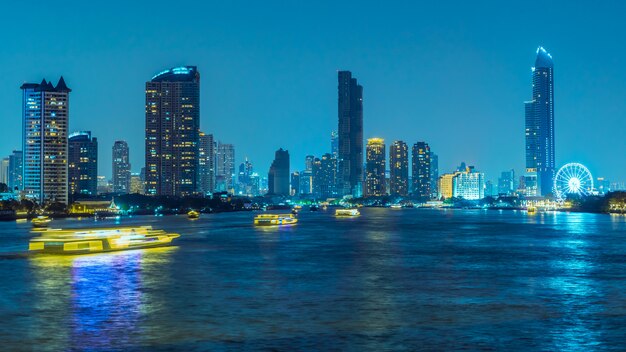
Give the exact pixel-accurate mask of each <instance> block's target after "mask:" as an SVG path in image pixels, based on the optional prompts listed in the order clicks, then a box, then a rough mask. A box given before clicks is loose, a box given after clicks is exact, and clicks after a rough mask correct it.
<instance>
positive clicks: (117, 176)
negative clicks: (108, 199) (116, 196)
mask: <svg viewBox="0 0 626 352" xmlns="http://www.w3.org/2000/svg"><path fill="white" fill-rule="evenodd" d="M112 152H113V155H112V156H113V158H112V160H113V164H112V169H111V170H112V171H113V192H114V193H122V194H126V193H129V192H130V191H131V189H130V178H131V175H130V159H129V151H128V143H126V141H115V142H114V143H113V150H112Z"/></svg>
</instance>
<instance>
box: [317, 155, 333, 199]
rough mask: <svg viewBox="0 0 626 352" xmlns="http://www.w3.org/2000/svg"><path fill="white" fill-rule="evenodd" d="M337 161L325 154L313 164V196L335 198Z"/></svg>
mask: <svg viewBox="0 0 626 352" xmlns="http://www.w3.org/2000/svg"><path fill="white" fill-rule="evenodd" d="M336 186H337V159H335V158H333V155H332V154H329V153H326V154H324V155H322V158H321V159H317V158H316V159H315V163H314V164H313V189H314V192H313V193H314V194H315V196H317V197H319V198H320V199H328V198H332V197H336V196H337V191H336V188H335V187H336Z"/></svg>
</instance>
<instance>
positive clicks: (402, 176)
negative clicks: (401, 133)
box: [389, 141, 409, 196]
mask: <svg viewBox="0 0 626 352" xmlns="http://www.w3.org/2000/svg"><path fill="white" fill-rule="evenodd" d="M389 193H391V194H392V195H399V196H406V195H407V194H408V193H409V148H408V147H407V145H406V143H404V142H403V141H395V142H393V144H392V145H391V146H390V147H389Z"/></svg>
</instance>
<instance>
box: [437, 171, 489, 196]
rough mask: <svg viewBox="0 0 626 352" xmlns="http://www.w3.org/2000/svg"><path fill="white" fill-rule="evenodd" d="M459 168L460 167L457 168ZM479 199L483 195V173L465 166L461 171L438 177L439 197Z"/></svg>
mask: <svg viewBox="0 0 626 352" xmlns="http://www.w3.org/2000/svg"><path fill="white" fill-rule="evenodd" d="M459 169H460V168H459ZM452 197H454V198H463V199H465V200H479V199H482V198H484V197H485V174H483V173H481V172H477V171H475V170H474V167H473V166H466V167H465V170H463V171H456V172H454V173H451V174H443V175H441V177H439V198H452Z"/></svg>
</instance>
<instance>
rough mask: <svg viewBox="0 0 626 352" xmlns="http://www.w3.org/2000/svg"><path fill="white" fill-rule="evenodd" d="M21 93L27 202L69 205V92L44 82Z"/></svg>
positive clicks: (25, 87)
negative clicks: (28, 200)
mask: <svg viewBox="0 0 626 352" xmlns="http://www.w3.org/2000/svg"><path fill="white" fill-rule="evenodd" d="M21 89H22V126H23V131H22V151H23V163H22V167H23V175H22V182H23V185H24V192H25V196H26V197H27V198H30V199H32V200H35V201H37V202H39V203H40V204H43V203H46V202H61V203H64V204H67V203H68V188H67V186H68V182H67V181H68V180H67V158H68V155H67V153H68V147H67V137H68V128H69V95H70V92H71V89H69V88H68V87H67V85H66V84H65V80H64V79H63V77H61V79H59V82H58V83H57V85H56V86H53V85H52V83H50V82H46V80H45V79H44V80H43V81H42V82H41V83H40V84H37V83H25V84H23V85H22V86H21Z"/></svg>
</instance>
